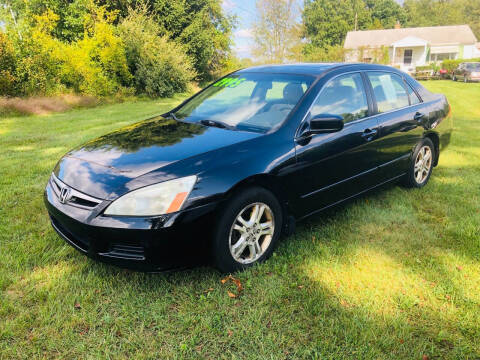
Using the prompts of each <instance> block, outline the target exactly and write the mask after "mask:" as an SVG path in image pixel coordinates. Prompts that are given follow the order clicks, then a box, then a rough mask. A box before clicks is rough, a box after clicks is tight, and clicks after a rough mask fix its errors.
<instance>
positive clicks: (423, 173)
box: [404, 138, 435, 188]
mask: <svg viewBox="0 0 480 360" xmlns="http://www.w3.org/2000/svg"><path fill="white" fill-rule="evenodd" d="M434 159H435V147H434V146H433V143H432V141H431V140H430V139H428V138H425V139H423V140H422V141H421V142H420V143H419V144H418V145H417V147H416V149H415V151H414V153H413V157H412V160H411V162H410V166H409V169H408V173H407V174H406V176H405V179H404V185H406V186H407V187H416V188H421V187H423V186H425V185H426V184H427V182H428V180H429V179H430V176H431V175H432V170H433V160H434Z"/></svg>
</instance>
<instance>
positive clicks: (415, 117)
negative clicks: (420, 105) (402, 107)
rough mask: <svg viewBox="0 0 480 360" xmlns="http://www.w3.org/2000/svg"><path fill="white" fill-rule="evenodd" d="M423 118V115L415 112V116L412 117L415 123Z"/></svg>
mask: <svg viewBox="0 0 480 360" xmlns="http://www.w3.org/2000/svg"><path fill="white" fill-rule="evenodd" d="M424 117H425V115H424V114H422V113H420V112H417V113H416V114H415V116H414V117H413V120H415V121H417V122H422V120H423V118H424Z"/></svg>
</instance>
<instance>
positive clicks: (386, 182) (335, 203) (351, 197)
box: [297, 173, 406, 221]
mask: <svg viewBox="0 0 480 360" xmlns="http://www.w3.org/2000/svg"><path fill="white" fill-rule="evenodd" d="M405 174H406V173H403V174H400V175H397V176H395V177H393V178H391V179H389V180H386V181H383V182H381V183H379V184H377V185H374V186H372V187H370V188H368V189H366V190H362V191H360V192H359V193H357V194H355V195H352V196H349V197H347V198H345V199H342V200H339V201H336V202H334V203H332V204H330V205H327V206H325V207H323V208H320V209H318V210H315V211H312V212H311V213H308V214H307V215H304V216H302V217H301V218H299V219H297V221H301V220H303V219H305V218H307V217H309V216H312V215H315V214H317V213H319V212H321V211H323V210H326V209H328V208H331V207H333V206H335V205H338V204H341V203H343V202H345V201H348V200H350V199H353V198H355V197H357V196H359V195H362V194H364V193H366V192H368V191H370V190H373V189H375V188H378V187H380V186H382V185H385V184H388V183H390V182H392V181H395V180H397V179H399V178H401V177H402V176H404V175H405Z"/></svg>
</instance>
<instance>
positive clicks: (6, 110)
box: [0, 94, 99, 115]
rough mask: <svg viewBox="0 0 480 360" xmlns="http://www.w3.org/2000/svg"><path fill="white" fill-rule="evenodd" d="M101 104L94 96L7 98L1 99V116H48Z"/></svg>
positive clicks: (70, 95) (69, 95) (68, 95)
mask: <svg viewBox="0 0 480 360" xmlns="http://www.w3.org/2000/svg"><path fill="white" fill-rule="evenodd" d="M98 104H99V99H97V98H95V97H93V96H83V95H72V94H66V95H60V96H53V97H30V98H20V97H14V98H5V97H0V115H9V114H12V113H13V114H21V115H47V114H51V113H56V112H64V111H67V110H70V109H73V108H79V107H92V106H96V105H98Z"/></svg>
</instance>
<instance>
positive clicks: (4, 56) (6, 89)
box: [0, 32, 16, 95]
mask: <svg viewBox="0 0 480 360" xmlns="http://www.w3.org/2000/svg"><path fill="white" fill-rule="evenodd" d="M15 68H16V58H15V50H14V48H13V43H12V42H11V41H10V39H9V38H8V36H7V35H6V34H4V33H2V32H0V95H15V92H16V90H15Z"/></svg>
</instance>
